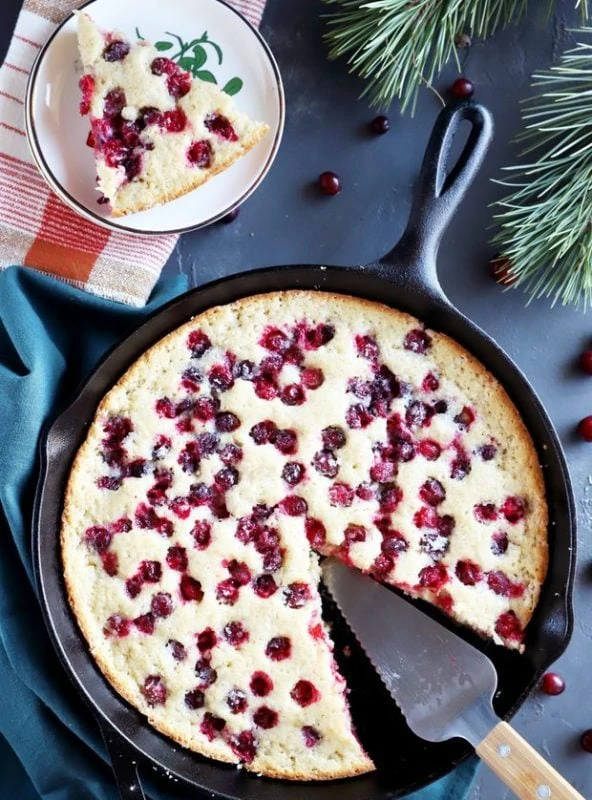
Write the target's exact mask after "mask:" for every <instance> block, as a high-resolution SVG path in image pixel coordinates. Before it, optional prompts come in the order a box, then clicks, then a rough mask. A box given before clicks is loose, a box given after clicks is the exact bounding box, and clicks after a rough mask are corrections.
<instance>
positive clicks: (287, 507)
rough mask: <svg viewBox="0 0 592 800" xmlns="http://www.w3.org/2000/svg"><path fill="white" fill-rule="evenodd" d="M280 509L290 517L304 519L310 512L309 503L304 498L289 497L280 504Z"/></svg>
mask: <svg viewBox="0 0 592 800" xmlns="http://www.w3.org/2000/svg"><path fill="white" fill-rule="evenodd" d="M280 508H281V510H282V511H283V512H284V514H287V515H288V516H289V517H302V516H304V514H306V512H307V511H308V503H307V502H306V500H305V499H304V497H298V496H297V495H294V494H292V495H288V497H284V499H283V500H282V501H281V502H280Z"/></svg>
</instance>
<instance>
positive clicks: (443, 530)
mask: <svg viewBox="0 0 592 800" xmlns="http://www.w3.org/2000/svg"><path fill="white" fill-rule="evenodd" d="M455 525H456V522H455V520H454V517H452V516H451V515H450V514H444V515H443V516H441V517H440V518H439V519H438V533H440V534H441V535H442V536H450V534H451V533H452V531H453V530H454V526H455Z"/></svg>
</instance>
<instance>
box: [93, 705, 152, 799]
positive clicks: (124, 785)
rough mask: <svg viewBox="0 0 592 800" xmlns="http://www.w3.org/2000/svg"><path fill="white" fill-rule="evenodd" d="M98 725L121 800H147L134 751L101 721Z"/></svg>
mask: <svg viewBox="0 0 592 800" xmlns="http://www.w3.org/2000/svg"><path fill="white" fill-rule="evenodd" d="M98 723H99V728H100V730H101V734H102V735H103V741H104V742H105V747H106V748H107V752H108V753H109V758H110V759H111V767H112V768H113V774H114V776H115V783H116V785H117V789H118V791H119V797H120V800H147V798H146V795H145V794H144V790H143V789H142V784H141V782H140V776H139V775H138V767H137V764H136V760H135V757H134V753H133V751H132V750H131V748H130V747H129V745H128V744H127V742H125V740H124V739H123V738H122V737H121V736H120V735H119V734H117V733H115V731H113V730H112V729H111V728H110V727H108V726H107V725H106V724H104V723H103V722H101V721H100V720H98Z"/></svg>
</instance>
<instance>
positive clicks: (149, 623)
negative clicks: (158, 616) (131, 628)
mask: <svg viewBox="0 0 592 800" xmlns="http://www.w3.org/2000/svg"><path fill="white" fill-rule="evenodd" d="M134 625H135V626H136V628H137V629H138V630H139V631H141V632H142V633H146V634H147V635H148V636H151V635H152V634H153V633H154V614H151V613H150V612H148V613H147V614H142V615H141V616H139V617H136V618H135V620H134Z"/></svg>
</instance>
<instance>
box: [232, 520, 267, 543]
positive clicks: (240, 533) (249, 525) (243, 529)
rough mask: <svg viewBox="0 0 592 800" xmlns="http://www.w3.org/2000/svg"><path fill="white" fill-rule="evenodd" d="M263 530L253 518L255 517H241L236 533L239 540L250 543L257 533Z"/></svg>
mask: <svg viewBox="0 0 592 800" xmlns="http://www.w3.org/2000/svg"><path fill="white" fill-rule="evenodd" d="M260 530H261V527H260V525H259V524H258V523H257V522H256V521H255V520H254V519H253V517H241V518H240V519H239V521H238V525H237V526H236V533H235V534H234V535H235V536H236V538H237V539H238V540H239V542H242V543H243V544H248V543H249V542H251V541H253V539H254V538H255V536H256V535H257V533H258V532H259V531H260Z"/></svg>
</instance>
